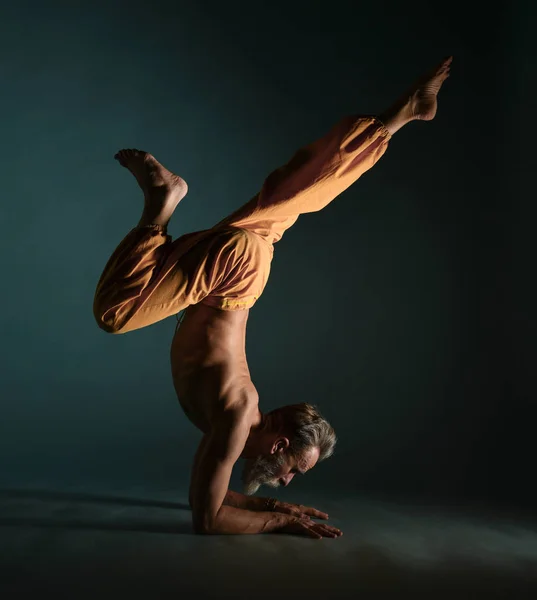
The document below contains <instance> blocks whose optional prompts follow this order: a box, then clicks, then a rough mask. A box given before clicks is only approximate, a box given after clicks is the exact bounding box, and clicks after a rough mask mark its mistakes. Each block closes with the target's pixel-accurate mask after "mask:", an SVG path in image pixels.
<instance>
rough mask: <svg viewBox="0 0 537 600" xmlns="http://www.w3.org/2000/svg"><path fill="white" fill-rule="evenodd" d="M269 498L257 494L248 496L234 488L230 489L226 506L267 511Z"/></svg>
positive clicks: (226, 498)
mask: <svg viewBox="0 0 537 600" xmlns="http://www.w3.org/2000/svg"><path fill="white" fill-rule="evenodd" d="M267 501H268V498H259V497H257V496H246V495H245V494H241V493H239V492H234V491H233V490H228V491H227V493H226V497H225V498H224V504H225V505H226V506H233V507H234V508H242V509H244V510H253V511H267Z"/></svg>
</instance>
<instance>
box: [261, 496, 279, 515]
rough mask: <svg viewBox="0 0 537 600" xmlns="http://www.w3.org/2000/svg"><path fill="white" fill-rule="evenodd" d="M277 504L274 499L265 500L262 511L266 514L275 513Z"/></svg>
mask: <svg viewBox="0 0 537 600" xmlns="http://www.w3.org/2000/svg"><path fill="white" fill-rule="evenodd" d="M278 504H279V502H278V500H276V498H265V502H264V504H263V510H264V511H266V512H275V511H276V508H277V506H278Z"/></svg>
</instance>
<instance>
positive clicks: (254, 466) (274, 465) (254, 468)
mask: <svg viewBox="0 0 537 600" xmlns="http://www.w3.org/2000/svg"><path fill="white" fill-rule="evenodd" d="M284 463H285V457H284V456H283V455H282V454H278V455H276V456H275V457H272V455H271V456H270V457H269V458H267V457H265V456H258V457H257V458H249V459H247V460H246V462H245V464H244V468H243V470H242V481H243V484H244V488H243V491H244V493H245V494H246V495H247V496H253V494H255V493H256V492H257V490H258V489H259V488H260V487H261V486H262V485H268V486H269V487H273V488H277V487H279V486H280V484H279V482H278V480H277V479H275V475H276V473H277V472H278V471H279V470H280V468H281V467H282V465H283V464H284Z"/></svg>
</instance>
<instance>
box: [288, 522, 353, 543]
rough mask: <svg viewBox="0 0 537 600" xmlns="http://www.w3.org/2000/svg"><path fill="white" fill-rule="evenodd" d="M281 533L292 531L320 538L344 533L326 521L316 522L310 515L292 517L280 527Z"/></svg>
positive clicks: (333, 536) (291, 532)
mask: <svg viewBox="0 0 537 600" xmlns="http://www.w3.org/2000/svg"><path fill="white" fill-rule="evenodd" d="M278 531H279V532H281V533H290V534H294V535H302V536H305V537H311V538H314V539H316V540H320V539H322V538H323V537H331V538H337V537H340V536H341V535H343V532H342V531H340V530H339V529H337V528H336V527H332V526H331V525H325V524H324V523H316V522H315V521H312V520H311V519H310V518H309V517H302V518H300V517H290V518H289V521H288V522H287V523H286V524H285V525H283V526H282V527H280V529H278Z"/></svg>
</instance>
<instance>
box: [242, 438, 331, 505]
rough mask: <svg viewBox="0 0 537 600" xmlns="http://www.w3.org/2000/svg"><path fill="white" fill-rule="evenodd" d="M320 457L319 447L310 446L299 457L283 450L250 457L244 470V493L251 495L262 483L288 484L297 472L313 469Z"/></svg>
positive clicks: (277, 485) (270, 485)
mask: <svg viewBox="0 0 537 600" xmlns="http://www.w3.org/2000/svg"><path fill="white" fill-rule="evenodd" d="M318 459H319V449H318V448H310V449H308V450H306V451H305V452H304V453H303V454H302V455H301V456H298V457H295V456H291V455H290V454H289V453H285V452H284V451H283V450H282V451H277V452H274V453H272V454H269V455H268V456H258V457H256V458H249V459H247V460H246V462H245V464H244V468H243V471H242V481H243V483H244V493H245V494H247V495H248V496H251V495H253V494H255V493H256V492H257V490H258V489H259V488H260V487H261V486H262V485H268V486H269V487H273V488H276V487H279V486H280V485H284V486H285V485H288V484H289V483H290V482H291V480H292V479H293V477H294V476H295V475H296V474H297V473H299V474H301V475H303V474H304V473H306V471H309V470H310V469H312V468H313V467H314V466H315V465H316V463H317V461H318Z"/></svg>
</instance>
